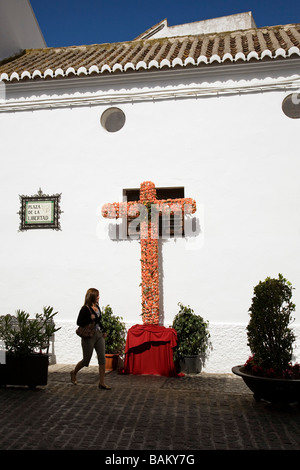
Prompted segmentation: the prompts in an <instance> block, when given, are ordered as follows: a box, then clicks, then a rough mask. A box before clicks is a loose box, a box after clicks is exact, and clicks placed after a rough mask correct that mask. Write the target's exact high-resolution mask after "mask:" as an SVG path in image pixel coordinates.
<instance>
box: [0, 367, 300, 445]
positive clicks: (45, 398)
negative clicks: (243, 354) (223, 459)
mask: <svg viewBox="0 0 300 470" xmlns="http://www.w3.org/2000/svg"><path fill="white" fill-rule="evenodd" d="M71 368H72V367H71V366H70V365H54V366H50V367H49V379H48V385H47V386H44V387H38V388H37V389H35V390H30V389H28V388H26V387H9V386H7V387H6V388H1V389H0V450H110V451H139V450H147V451H157V450H161V451H168V452H173V453H174V451H177V452H178V451H182V452H187V453H191V452H193V451H199V450H213V451H215V450H299V449H300V406H299V405H297V404H295V405H290V406H288V407H285V408H276V407H274V406H272V405H271V404H269V403H267V402H264V401H261V402H256V401H255V400H254V399H253V396H252V393H251V392H250V391H249V390H248V388H247V387H246V386H245V385H244V383H243V381H242V379H241V378H240V377H236V376H234V375H231V374H228V375H215V374H205V373H202V374H199V375H196V376H185V377H178V378H168V377H160V376H135V375H122V374H118V373H117V372H110V373H108V374H107V375H106V382H107V383H108V384H109V385H110V386H111V387H112V389H111V390H110V391H106V390H99V389H98V387H97V383H98V374H97V370H98V368H97V367H96V366H90V367H89V368H86V369H83V370H82V371H81V372H80V373H79V374H78V385H76V386H74V385H73V384H71V383H70V370H71Z"/></svg>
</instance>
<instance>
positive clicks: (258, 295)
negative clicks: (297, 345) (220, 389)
mask: <svg viewBox="0 0 300 470" xmlns="http://www.w3.org/2000/svg"><path fill="white" fill-rule="evenodd" d="M292 291H293V287H292V285H291V283H290V282H288V281H287V280H286V279H285V278H284V277H283V275H282V274H279V275H278V278H271V277H267V278H266V279H265V280H264V281H261V282H259V284H258V285H257V286H256V287H255V288H254V296H253V298H252V304H251V307H250V309H249V312H250V321H249V324H248V326H247V337H248V346H249V348H250V350H251V356H250V357H249V359H248V360H247V361H246V363H245V364H244V365H243V366H236V367H234V368H233V369H232V371H233V372H234V373H235V374H237V375H240V376H241V377H242V378H243V379H244V381H245V383H246V384H247V385H248V386H249V388H250V389H251V390H252V391H253V392H254V398H255V399H256V400H260V399H266V400H268V401H271V402H275V401H276V402H290V403H291V402H293V401H299V400H300V388H299V387H300V375H299V365H298V364H297V363H296V364H292V354H293V345H294V342H295V335H294V333H293V330H292V329H291V327H290V324H291V322H292V321H293V318H292V315H293V312H294V310H295V304H294V303H293V302H292Z"/></svg>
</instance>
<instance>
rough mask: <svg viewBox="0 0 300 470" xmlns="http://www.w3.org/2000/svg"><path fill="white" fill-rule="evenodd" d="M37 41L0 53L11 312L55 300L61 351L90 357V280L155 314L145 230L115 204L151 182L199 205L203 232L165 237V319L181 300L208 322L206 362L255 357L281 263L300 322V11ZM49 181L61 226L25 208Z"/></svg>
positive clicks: (121, 304) (197, 224)
mask: <svg viewBox="0 0 300 470" xmlns="http://www.w3.org/2000/svg"><path fill="white" fill-rule="evenodd" d="M25 47H27V46H25ZM30 47H32V46H30ZM33 47H36V48H31V49H28V48H24V50H22V51H18V50H16V51H14V53H16V55H14V56H12V57H9V58H6V59H3V60H2V62H1V63H0V79H1V82H0V83H1V89H0V91H1V99H0V132H1V173H0V182H1V184H0V195H1V199H2V211H1V214H2V218H1V235H0V237H1V271H0V285H1V314H6V313H11V314H12V313H14V312H15V310H17V309H24V310H26V311H28V312H30V313H36V312H37V311H40V310H41V309H42V307H43V306H46V305H51V306H53V307H54V309H55V310H57V311H58V312H59V313H58V315H57V323H58V325H59V326H61V330H60V331H59V332H58V333H57V334H56V338H55V356H56V361H57V362H59V363H74V362H77V361H78V360H79V359H80V355H81V349H80V340H79V338H78V337H77V336H76V335H75V327H76V317H77V314H78V311H79V309H80V307H81V305H82V303H83V300H84V295H85V292H86V290H87V289H88V288H89V287H96V288H98V289H99V290H100V296H101V298H100V303H101V305H102V306H104V305H107V304H109V305H111V307H112V308H113V311H114V313H115V314H116V315H119V316H122V317H123V319H124V321H125V322H126V325H127V326H128V327H130V326H132V325H134V324H136V323H141V292H140V282H141V281H140V243H139V241H138V240H131V239H128V238H127V239H122V238H121V237H119V238H118V237H117V230H116V225H118V227H119V229H120V230H121V224H122V222H121V221H114V220H108V219H104V218H103V217H102V215H101V208H102V206H103V205H104V204H105V203H109V202H114V201H116V202H120V201H122V200H123V199H124V197H125V195H126V194H127V193H126V191H127V190H129V189H130V190H131V189H137V190H138V189H139V187H140V184H141V183H142V182H143V181H152V182H154V183H155V185H156V187H157V188H167V190H172V189H173V188H177V189H178V188H179V189H180V191H182V192H183V194H184V196H185V197H190V198H193V199H195V200H196V203H197V211H196V213H195V214H194V215H193V218H194V220H193V223H192V227H193V228H192V234H191V236H183V237H181V238H168V239H164V240H160V271H161V273H160V274H161V283H160V284H161V285H160V287H161V292H160V296H161V314H162V323H163V324H164V325H165V326H169V325H171V323H172V321H173V318H174V316H175V315H176V313H177V312H178V309H179V308H178V302H181V303H183V304H185V305H190V306H191V307H192V308H193V309H194V311H195V312H196V313H198V314H200V315H201V316H203V318H204V319H205V320H208V321H209V328H210V332H211V339H212V344H213V350H212V352H211V354H210V357H209V360H208V361H207V364H206V366H205V369H204V370H205V371H207V372H216V373H227V372H230V371H231V367H232V366H234V365H236V364H239V363H243V362H244V361H245V360H246V359H247V358H248V355H249V350H248V347H247V338H246V330H245V329H246V325H247V323H248V321H249V315H248V309H249V307H250V305H251V299H252V295H253V287H254V286H255V285H256V284H257V283H258V282H259V281H261V280H264V279H265V278H266V277H267V276H272V277H277V275H278V273H282V274H283V275H284V276H285V277H286V278H287V279H288V280H289V281H290V282H291V283H292V284H293V286H294V287H295V291H294V302H295V303H296V315H295V316H296V319H295V323H294V328H295V332H296V335H297V336H298V335H299V333H300V316H299V306H300V267H299V266H300V264H299V261H300V185H299V176H300V156H299V149H298V147H299V146H298V135H299V123H300V121H299V120H298V119H296V117H299V116H300V113H299V110H298V108H299V107H300V104H298V93H299V80H300V25H299V24H293V25H283V26H281V25H280V26H272V27H265V28H257V27H256V25H255V23H254V20H253V18H252V15H251V14H249V13H247V14H243V15H234V16H233V17H229V18H221V19H216V20H212V21H211V23H209V22H198V23H193V24H191V25H181V26H180V27H174V28H173V27H169V26H168V23H167V21H166V20H164V21H162V22H161V23H159V24H158V25H155V26H154V27H153V28H150V29H149V30H148V31H146V32H145V33H143V34H142V35H141V36H140V37H138V38H136V39H134V40H130V41H128V42H122V43H113V44H100V45H82V46H73V47H62V48H47V47H40V46H33ZM299 96H300V95H299ZM298 114H299V116H298ZM41 194H42V195H50V196H56V197H57V198H58V205H57V206H56V208H55V211H56V213H55V214H54V215H55V217H56V226H55V227H54V228H53V226H50V227H49V228H46V226H44V227H43V226H41V228H36V227H32V225H31V227H29V228H28V226H26V221H24V219H22V217H23V216H24V212H22V211H23V209H22V201H23V202H24V201H25V202H26V200H27V199H26V198H30V197H32V196H38V195H41ZM27 215H28V214H27ZM27 222H28V220H27ZM32 223H33V221H32ZM29 225H30V224H29ZM299 357H300V350H299V346H297V347H296V349H295V359H298V360H299Z"/></svg>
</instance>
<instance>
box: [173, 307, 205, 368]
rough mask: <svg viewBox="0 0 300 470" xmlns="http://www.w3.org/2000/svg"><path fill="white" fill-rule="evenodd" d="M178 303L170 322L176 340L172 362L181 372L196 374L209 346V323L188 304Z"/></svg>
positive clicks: (203, 361)
mask: <svg viewBox="0 0 300 470" xmlns="http://www.w3.org/2000/svg"><path fill="white" fill-rule="evenodd" d="M178 305H179V307H180V310H179V312H178V314H177V315H176V316H175V318H174V321H173V324H172V328H174V330H176V332H177V341H178V342H177V346H176V347H175V348H174V362H175V364H176V367H177V369H179V370H180V371H181V372H185V373H187V374H197V373H199V372H201V370H202V365H203V364H204V363H205V360H206V358H207V354H208V351H209V349H210V348H211V342H210V333H209V330H208V325H209V323H208V321H204V320H203V318H202V317H201V316H200V315H197V314H195V313H194V310H193V309H191V308H190V307H189V306H188V307H185V306H184V305H182V303H180V302H179V303H178Z"/></svg>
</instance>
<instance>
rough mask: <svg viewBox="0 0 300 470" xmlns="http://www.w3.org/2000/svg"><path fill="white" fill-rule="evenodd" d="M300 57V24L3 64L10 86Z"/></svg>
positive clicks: (39, 53) (43, 52) (55, 53)
mask: <svg viewBox="0 0 300 470" xmlns="http://www.w3.org/2000/svg"><path fill="white" fill-rule="evenodd" d="M291 55H298V56H300V24H291V25H284V26H272V27H266V28H251V29H248V30H242V31H231V32H227V33H216V34H206V35H203V34H202V35H194V36H182V37H171V38H164V39H161V38H160V39H149V40H139V39H137V40H134V41H130V42H122V43H112V44H99V45H98V44H94V45H89V46H72V47H61V48H45V49H29V50H25V51H22V52H21V53H20V54H19V55H18V56H15V57H11V58H8V59H6V60H4V61H2V62H1V63H0V79H1V80H4V81H5V80H6V81H15V80H17V81H18V80H26V79H27V80H28V79H36V78H42V79H43V78H56V77H64V76H74V75H75V76H76V75H80V74H85V75H90V74H93V73H97V74H101V73H105V72H110V73H114V72H117V71H121V72H126V71H128V70H136V71H137V70H140V69H143V70H144V69H152V68H162V67H174V66H182V67H184V66H187V65H194V66H199V65H201V64H206V65H209V64H210V63H212V62H215V61H217V62H220V63H222V62H225V61H231V62H234V61H237V60H244V61H248V60H261V59H264V58H265V57H266V56H267V57H268V58H272V59H276V58H277V57H280V58H283V57H290V56H291Z"/></svg>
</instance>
